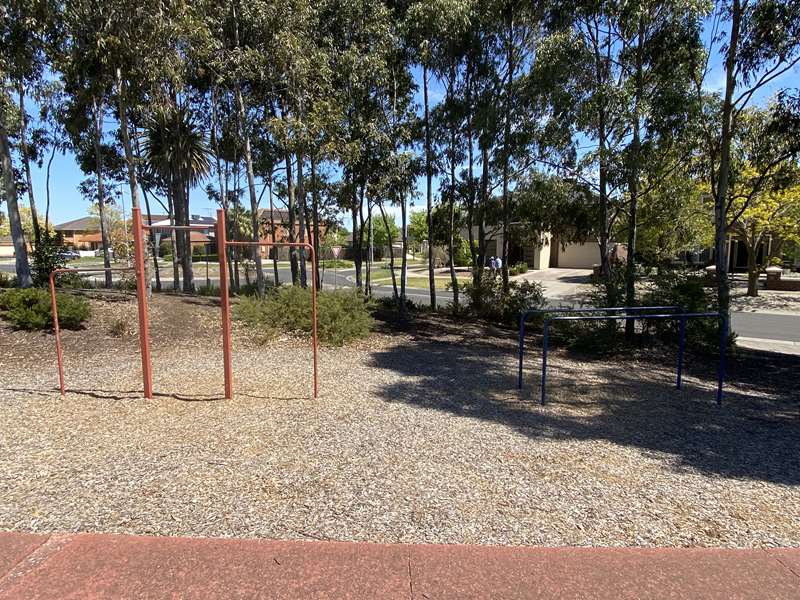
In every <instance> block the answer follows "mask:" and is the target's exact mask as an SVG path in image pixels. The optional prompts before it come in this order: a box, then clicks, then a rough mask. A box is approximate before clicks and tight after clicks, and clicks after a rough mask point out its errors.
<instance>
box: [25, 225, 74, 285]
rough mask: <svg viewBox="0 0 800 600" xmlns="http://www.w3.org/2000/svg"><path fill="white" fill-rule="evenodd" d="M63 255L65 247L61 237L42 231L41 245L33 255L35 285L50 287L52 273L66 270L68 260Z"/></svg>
mask: <svg viewBox="0 0 800 600" xmlns="http://www.w3.org/2000/svg"><path fill="white" fill-rule="evenodd" d="M63 253H64V246H63V245H62V243H61V239H60V237H59V236H57V235H56V234H55V233H52V232H50V231H42V235H41V238H40V240H39V243H38V244H36V247H35V248H34V249H33V252H32V253H31V260H32V262H33V265H32V266H33V268H32V275H33V285H35V286H45V285H48V283H49V280H50V273H52V272H53V271H54V270H55V269H62V268H64V266H65V265H66V260H65V259H64V254H63Z"/></svg>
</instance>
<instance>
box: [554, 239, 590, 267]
mask: <svg viewBox="0 0 800 600" xmlns="http://www.w3.org/2000/svg"><path fill="white" fill-rule="evenodd" d="M599 264H600V247H599V246H598V245H597V243H595V242H586V243H585V244H567V246H566V248H564V249H561V248H560V247H559V249H558V267H559V268H560V269H591V268H592V266H593V265H599Z"/></svg>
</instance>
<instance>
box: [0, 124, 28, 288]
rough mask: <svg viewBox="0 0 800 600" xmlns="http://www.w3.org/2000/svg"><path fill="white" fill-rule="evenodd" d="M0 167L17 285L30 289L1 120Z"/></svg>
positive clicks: (26, 257)
mask: <svg viewBox="0 0 800 600" xmlns="http://www.w3.org/2000/svg"><path fill="white" fill-rule="evenodd" d="M0 165H2V171H3V188H4V189H3V191H4V192H5V197H6V204H7V205H8V221H9V225H10V226H11V240H12V242H13V243H14V263H15V270H16V273H17V285H18V286H19V287H25V288H26V287H30V286H32V285H33V280H32V279H31V268H30V265H28V248H27V247H26V246H25V234H24V232H23V230H22V220H21V219H20V216H19V204H18V202H17V186H16V184H15V182H14V165H13V162H12V161H11V147H10V145H9V143H8V131H6V126H5V122H4V120H3V119H0Z"/></svg>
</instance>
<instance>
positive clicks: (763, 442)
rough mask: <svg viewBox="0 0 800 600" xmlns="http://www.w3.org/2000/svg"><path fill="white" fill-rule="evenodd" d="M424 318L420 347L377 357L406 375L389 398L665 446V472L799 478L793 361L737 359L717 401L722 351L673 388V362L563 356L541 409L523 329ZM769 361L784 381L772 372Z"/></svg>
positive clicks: (529, 427) (552, 431) (388, 390)
mask: <svg viewBox="0 0 800 600" xmlns="http://www.w3.org/2000/svg"><path fill="white" fill-rule="evenodd" d="M424 321H425V322H424V323H422V324H421V325H420V326H418V327H417V329H416V330H415V331H414V332H413V333H412V335H413V338H414V341H413V343H409V344H402V345H398V346H396V347H392V348H389V349H386V350H382V351H378V352H375V353H373V355H372V366H374V367H376V368H379V369H386V370H389V371H393V372H396V373H398V374H400V375H402V376H403V380H402V382H400V383H394V384H392V385H388V386H386V387H385V388H384V389H382V390H381V391H380V395H381V397H382V398H383V399H384V400H385V401H387V402H402V403H406V404H409V405H414V406H420V407H424V408H428V409H432V410H439V411H446V412H449V413H452V414H454V415H457V416H460V417H468V418H475V419H483V420H488V421H493V422H496V423H501V424H504V425H507V426H508V427H511V428H513V429H515V430H516V431H517V432H519V433H520V434H522V435H525V436H528V437H530V438H549V439H553V438H556V439H558V438H573V439H574V438H577V439H584V440H607V441H610V442H613V443H616V444H620V445H624V446H632V447H637V448H641V449H644V450H648V451H655V452H661V453H665V454H668V455H670V456H671V458H672V459H671V460H670V462H669V467H665V468H673V469H678V470H680V469H683V468H688V469H694V470H697V471H700V472H703V473H706V474H710V475H717V476H723V477H728V478H746V479H755V480H763V481H769V482H774V483H781V484H789V485H797V484H800V452H798V450H800V435H798V434H800V418H798V415H799V414H800V410H799V409H800V395H798V391H797V387H798V386H797V384H798V383H800V382H798V375H797V369H796V366H797V365H796V362H795V363H794V365H795V366H794V368H793V369H791V368H790V363H791V362H792V361H791V360H790V359H791V358H792V357H784V356H782V355H773V356H769V355H766V354H765V353H754V352H747V353H741V354H740V355H738V356H737V357H735V358H732V359H731V360H730V361H729V373H730V375H731V376H730V378H729V380H728V385H727V388H726V394H725V400H724V403H723V405H722V406H717V405H716V403H715V388H716V370H715V365H716V363H715V362H714V361H713V359H707V358H702V359H701V358H698V360H697V363H696V364H695V363H694V362H692V361H687V365H686V367H687V368H686V369H685V371H684V373H685V379H684V382H685V383H684V389H683V390H675V389H674V362H673V361H672V360H666V359H665V358H664V357H656V358H655V359H654V360H653V361H651V362H643V361H642V360H641V359H639V360H637V361H636V362H635V363H630V362H628V363H626V362H621V361H619V360H613V361H600V360H598V361H592V362H586V361H577V360H575V359H574V358H570V357H568V356H567V355H566V353H564V352H557V353H555V355H554V357H553V367H554V368H553V370H552V377H550V376H548V399H549V402H548V404H547V405H545V406H540V405H539V404H538V399H539V389H540V388H539V376H538V371H537V369H538V366H539V364H540V363H539V362H538V353H537V358H536V359H534V358H533V357H531V362H530V363H528V364H527V365H526V368H527V372H526V381H527V385H526V387H525V388H524V389H523V390H522V391H521V392H520V391H518V390H517V389H516V366H517V361H516V357H517V355H516V344H515V339H514V335H513V334H511V333H509V332H503V331H499V330H493V329H489V328H486V327H482V326H477V325H469V324H465V323H454V322H436V323H432V322H431V321H432V319H431V318H427V319H426V320H424ZM769 365H772V366H773V367H774V369H773V370H774V371H775V373H777V375H776V377H778V378H781V379H782V381H774V379H775V378H773V377H769V376H766V377H765V372H766V370H767V369H768V368H769Z"/></svg>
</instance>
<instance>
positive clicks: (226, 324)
mask: <svg viewBox="0 0 800 600" xmlns="http://www.w3.org/2000/svg"><path fill="white" fill-rule="evenodd" d="M228 246H248V247H251V248H253V247H256V248H260V247H261V246H267V247H272V246H288V247H290V248H303V249H305V250H308V251H309V252H310V253H311V349H312V354H313V363H314V365H313V372H314V398H316V397H317V257H316V255H315V253H314V246H312V245H311V244H308V243H306V242H274V243H273V242H262V241H258V242H236V241H232V242H229V241H228V239H227V237H226V234H225V211H224V210H222V209H221V208H220V209H218V210H217V254H218V255H219V287H220V299H221V300H222V302H221V305H222V356H223V368H224V373H225V398H228V399H230V398H232V397H233V363H232V356H231V301H230V297H229V295H228V272H227V270H226V268H227V266H226V265H225V254H226V250H227V248H228Z"/></svg>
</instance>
